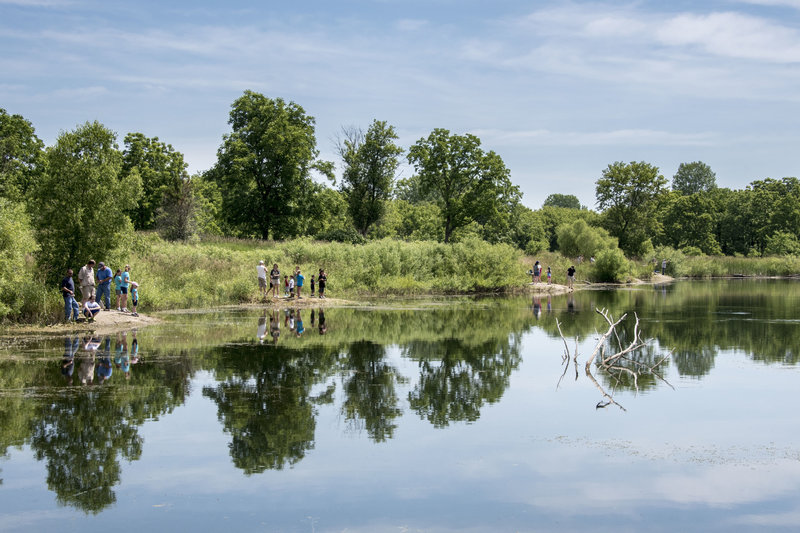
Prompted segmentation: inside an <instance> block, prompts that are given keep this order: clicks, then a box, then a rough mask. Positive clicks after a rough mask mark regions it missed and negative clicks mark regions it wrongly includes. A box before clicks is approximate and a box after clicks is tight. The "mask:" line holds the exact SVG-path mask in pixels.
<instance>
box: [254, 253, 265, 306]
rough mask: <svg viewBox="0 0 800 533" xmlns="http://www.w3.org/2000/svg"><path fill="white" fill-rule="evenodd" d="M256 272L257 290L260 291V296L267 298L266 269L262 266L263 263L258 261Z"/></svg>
mask: <svg viewBox="0 0 800 533" xmlns="http://www.w3.org/2000/svg"><path fill="white" fill-rule="evenodd" d="M256 272H258V290H260V291H261V296H264V297H265V298H266V296H267V267H265V266H264V261H259V262H258V266H257V267H256Z"/></svg>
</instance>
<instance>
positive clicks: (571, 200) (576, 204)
mask: <svg viewBox="0 0 800 533" xmlns="http://www.w3.org/2000/svg"><path fill="white" fill-rule="evenodd" d="M547 206H551V207H565V208H567V209H580V208H581V201H580V200H578V197H577V196H575V195H573V194H551V195H550V196H548V197H547V198H546V199H545V201H544V203H543V204H542V207H547Z"/></svg>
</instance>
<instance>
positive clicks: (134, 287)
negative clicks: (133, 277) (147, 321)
mask: <svg viewBox="0 0 800 533" xmlns="http://www.w3.org/2000/svg"><path fill="white" fill-rule="evenodd" d="M138 305H139V284H138V283H136V282H135V281H131V309H132V310H133V312H132V313H131V316H139V313H137V312H136V307H137V306H138Z"/></svg>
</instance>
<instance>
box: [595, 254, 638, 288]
mask: <svg viewBox="0 0 800 533" xmlns="http://www.w3.org/2000/svg"><path fill="white" fill-rule="evenodd" d="M629 271H630V263H629V262H628V260H627V259H626V258H625V254H624V253H623V252H622V250H620V249H619V248H607V249H605V250H601V251H600V252H599V253H598V254H597V258H596V259H595V263H594V274H595V277H596V279H597V281H605V282H617V281H625V279H626V278H627V276H628V273H629Z"/></svg>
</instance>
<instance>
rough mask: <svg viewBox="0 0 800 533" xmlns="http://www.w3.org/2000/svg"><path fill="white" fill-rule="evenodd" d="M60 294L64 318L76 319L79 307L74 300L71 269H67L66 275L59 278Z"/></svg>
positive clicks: (73, 283) (68, 319) (66, 319)
mask: <svg viewBox="0 0 800 533" xmlns="http://www.w3.org/2000/svg"><path fill="white" fill-rule="evenodd" d="M61 295H62V296H63V297H64V320H65V321H67V322H69V321H70V314H71V315H72V320H78V318H79V316H80V311H81V308H80V306H79V305H78V302H76V301H75V282H74V281H72V269H71V268H69V269H67V275H66V276H65V277H64V279H62V280H61Z"/></svg>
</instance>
